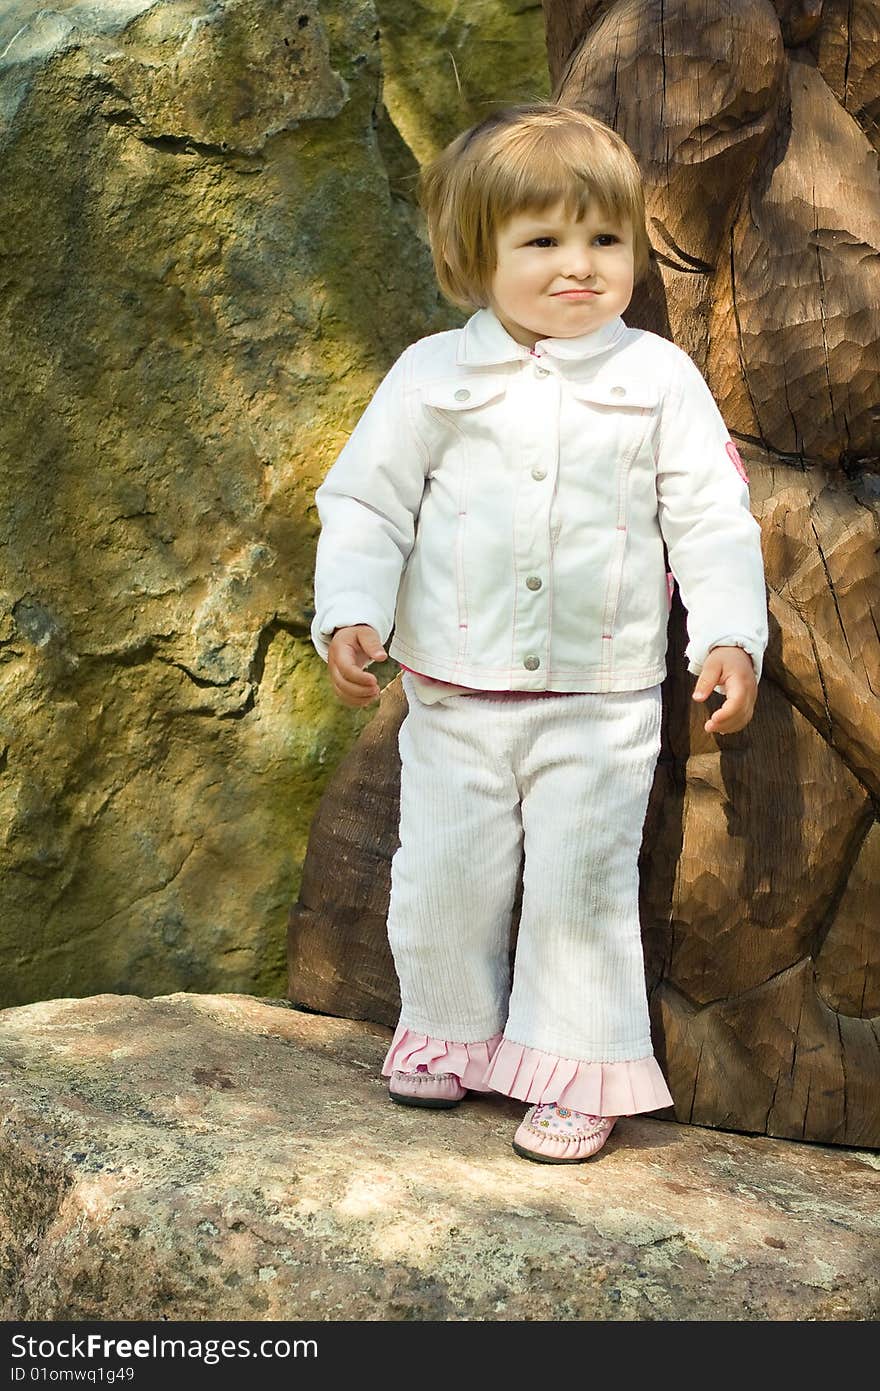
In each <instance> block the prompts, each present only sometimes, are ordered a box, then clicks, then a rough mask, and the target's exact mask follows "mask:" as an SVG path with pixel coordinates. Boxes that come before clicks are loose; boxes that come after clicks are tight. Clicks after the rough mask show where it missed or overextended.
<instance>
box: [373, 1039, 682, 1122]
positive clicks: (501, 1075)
mask: <svg viewBox="0 0 880 1391" xmlns="http://www.w3.org/2000/svg"><path fill="white" fill-rule="evenodd" d="M419 1064H423V1065H424V1066H426V1067H427V1069H428V1071H429V1072H451V1073H453V1074H454V1075H455V1076H456V1077H458V1078H460V1080H461V1084H462V1086H463V1087H467V1089H468V1090H469V1091H474V1092H500V1093H501V1094H502V1095H503V1096H510V1097H514V1098H515V1099H516V1100H518V1101H528V1102H531V1103H534V1104H541V1103H548V1102H558V1103H559V1105H561V1106H568V1107H569V1108H570V1109H571V1110H572V1111H582V1112H585V1113H586V1114H588V1115H591V1116H635V1115H639V1114H640V1113H641V1112H642V1111H657V1110H659V1109H661V1108H662V1107H664V1106H671V1105H672V1104H673V1101H672V1096H671V1094H670V1092H669V1088H668V1087H667V1085H666V1082H665V1080H664V1078H663V1073H662V1072H661V1071H660V1065H659V1063H658V1062H657V1059H656V1058H655V1057H654V1056H653V1055H649V1056H648V1057H646V1058H634V1059H629V1060H627V1061H625V1062H616V1063H596V1062H580V1061H578V1060H577V1059H574V1058H558V1057H556V1056H554V1054H552V1053H543V1052H541V1050H540V1049H538V1048H528V1047H526V1046H525V1044H522V1043H513V1042H511V1040H510V1039H508V1038H505V1037H504V1035H503V1034H495V1035H494V1037H492V1038H490V1039H486V1040H485V1041H483V1042H477V1043H450V1042H447V1041H446V1040H444V1039H436V1038H429V1037H428V1035H427V1034H419V1033H415V1032H414V1031H413V1030H412V1029H408V1028H407V1027H406V1026H405V1025H403V1024H398V1026H397V1028H396V1029H395V1031H394V1037H393V1038H392V1040H391V1046H390V1048H389V1050H388V1053H387V1055H386V1058H385V1061H384V1063H383V1064H382V1076H383V1077H390V1075H391V1073H392V1072H396V1071H401V1072H409V1071H414V1070H415V1068H416V1067H418V1066H419Z"/></svg>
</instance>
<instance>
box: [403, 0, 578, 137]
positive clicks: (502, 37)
mask: <svg viewBox="0 0 880 1391" xmlns="http://www.w3.org/2000/svg"><path fill="white" fill-rule="evenodd" d="M376 9H377V11H378V13H379V21H380V23H381V26H382V60H383V64H384V68H385V85H384V97H385V103H386V105H387V107H388V110H389V112H390V113H391V116H392V118H393V120H394V124H395V126H396V127H397V129H398V130H399V131H400V133H401V135H402V136H403V137H404V139H405V140H406V142H407V144H408V145H409V147H410V149H411V150H412V151H413V153H414V154H415V156H416V158H417V159H418V160H419V161H420V162H421V163H424V162H425V161H426V160H428V159H431V158H433V156H434V155H435V154H437V153H439V151H440V150H442V149H443V147H444V146H445V145H447V144H448V143H449V141H450V140H452V139H453V137H454V136H455V135H457V134H458V132H459V131H460V130H464V129H466V128H467V127H468V126H471V125H474V124H475V123H476V122H477V121H480V120H482V119H483V117H484V116H487V115H488V114H489V113H490V112H491V111H493V110H495V109H496V108H497V107H498V106H501V105H503V104H506V103H508V102H524V101H536V100H539V99H546V98H547V97H549V95H550V78H549V74H548V70H547V50H546V43H545V35H544V17H543V9H542V6H541V0H468V3H467V4H462V3H459V0H409V3H407V0H376Z"/></svg>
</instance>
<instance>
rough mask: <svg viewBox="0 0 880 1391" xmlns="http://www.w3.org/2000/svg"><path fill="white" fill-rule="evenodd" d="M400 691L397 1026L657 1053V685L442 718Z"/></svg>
mask: <svg viewBox="0 0 880 1391" xmlns="http://www.w3.org/2000/svg"><path fill="white" fill-rule="evenodd" d="M402 679H403V687H404V691H405V694H406V697H407V701H408V706H409V708H408V712H407V714H406V716H405V718H404V720H403V723H402V724H401V727H400V733H399V737H398V747H399V749H400V759H401V787H400V845H399V848H398V849H397V851H396V852H395V854H394V856H393V858H392V862H391V899H390V904H389V911H388V936H389V942H390V945H391V950H392V953H393V956H394V964H395V968H396V970H397V974H398V978H399V981H400V992H401V1016H400V1022H401V1024H402V1025H405V1026H407V1027H408V1028H410V1029H412V1030H413V1031H415V1032H418V1033H421V1034H426V1035H429V1036H431V1037H433V1038H438V1039H446V1040H450V1041H455V1042H462V1043H470V1042H476V1041H479V1040H484V1039H489V1038H491V1037H492V1036H494V1035H496V1034H498V1033H501V1032H502V1031H503V1033H504V1036H505V1038H507V1039H509V1040H511V1041H513V1042H515V1043H519V1044H522V1045H524V1046H526V1047H529V1048H534V1049H539V1050H542V1051H543V1052H545V1053H549V1054H554V1055H557V1056H559V1057H562V1058H568V1059H577V1060H583V1061H585V1062H618V1061H626V1060H629V1059H641V1058H644V1057H645V1056H646V1055H650V1054H651V1052H652V1046H651V1036H650V1025H649V1019H648V1003H647V997H646V990H645V970H644V957H643V952H642V943H641V929H640V922H639V905H638V891H639V879H638V857H639V849H640V846H641V838H642V829H643V825H644V819H645V812H646V810H647V805H648V796H649V793H650V790H651V784H652V781H653V775H654V769H655V765H656V762H657V756H658V754H659V751H660V716H661V691H660V686H659V685H657V686H652V687H650V688H648V689H646V690H640V691H612V692H607V693H604V692H603V693H595V694H594V693H589V694H565V695H555V694H541V693H536V694H534V695H529V696H527V697H522V696H520V695H511V694H507V693H504V692H501V693H494V692H493V693H491V694H490V693H483V694H479V695H458V696H454V697H449V698H448V699H446V700H442V701H438V702H437V703H436V704H430V705H429V704H425V703H423V702H422V701H421V700H420V699H419V697H418V695H417V694H416V691H415V687H414V684H413V681H412V678H411V677H410V676H409V673H407V672H404V673H403V678H402ZM523 851H524V854H525V860H524V871H523V899H522V910H521V917H520V926H519V936H518V941H517V949H516V960H515V965H514V973H513V986H512V989H510V990H509V967H508V947H509V935H510V923H511V912H512V908H513V903H514V898H515V894H516V885H517V877H518V872H519V866H520V859H521V855H522V853H523Z"/></svg>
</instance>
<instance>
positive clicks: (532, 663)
mask: <svg viewBox="0 0 880 1391" xmlns="http://www.w3.org/2000/svg"><path fill="white" fill-rule="evenodd" d="M540 665H541V658H540V657H534V656H531V655H530V656H528V657H526V658H525V659H524V661H523V666H524V667H525V669H526V671H537V670H538V667H539V666H540Z"/></svg>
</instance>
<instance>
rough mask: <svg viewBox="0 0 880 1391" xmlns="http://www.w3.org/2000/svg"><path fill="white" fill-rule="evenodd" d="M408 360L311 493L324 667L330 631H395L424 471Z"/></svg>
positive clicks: (314, 629)
mask: <svg viewBox="0 0 880 1391" xmlns="http://www.w3.org/2000/svg"><path fill="white" fill-rule="evenodd" d="M411 354H412V347H409V348H407V349H406V350H405V351H404V352H403V353H402V354H401V356H400V357H399V358H398V359H397V361H396V362H395V363H394V365H393V366H392V367H391V369H390V370H389V371H388V373H387V374H386V376H385V377H384V378H383V380H382V381H381V382H380V383H379V386H378V387H377V388H376V391H375V393H374V395H373V397H372V399H371V401H370V402H369V405H368V406H367V408H366V410H365V411H364V412H363V414H362V415H361V417H360V419H359V420H358V423H357V425H356V426H355V428H354V430H353V431H352V433H351V435H350V436H349V439H348V441H347V443H346V444H345V446H344V448H343V449H342V452H341V453H340V454H339V456H338V457H337V459H336V462H335V463H334V464H333V466H332V467H331V469H330V471H329V473H328V474H327V476H326V478H325V479H324V482H323V483H322V484H321V485H320V487H319V488H318V489H317V491H316V492H315V503H316V506H317V509H318V516H319V518H320V522H321V532H320V535H319V537H318V548H317V555H316V558H315V616H314V618H313V620H312V625H311V637H312V642H313V643H314V645H315V648H316V649H317V651H318V653H319V655H320V656H321V657H323V659H324V661H325V662H326V661H327V658H328V655H329V647H330V638H331V636H332V634H333V630H334V628H342V627H346V626H348V625H349V624H354V623H368V624H370V626H371V627H373V628H375V629H376V631H377V633H378V634H379V637H380V639H381V641H382V643H383V644H384V643H386V642H387V641H388V635H389V633H390V632H391V629H392V627H393V625H394V612H395V608H396V606H397V591H398V588H399V586H400V578H401V575H402V574H403V567H404V565H405V564H406V561H407V558H408V556H409V553H410V551H411V550H412V547H413V543H414V541H415V530H416V520H417V517H418V513H419V508H420V506H421V500H422V493H423V491H424V487H425V475H426V471H427V467H428V464H427V455H426V451H425V447H424V445H423V444H422V442H421V440H420V439H419V438H418V436H417V435H416V433H415V428H414V425H413V422H412V417H411V414H410V410H411V402H410V401H409V400H408V399H407V394H406V391H405V386H406V382H407V378H408V374H409V371H410V368H411V364H412V357H411Z"/></svg>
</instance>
